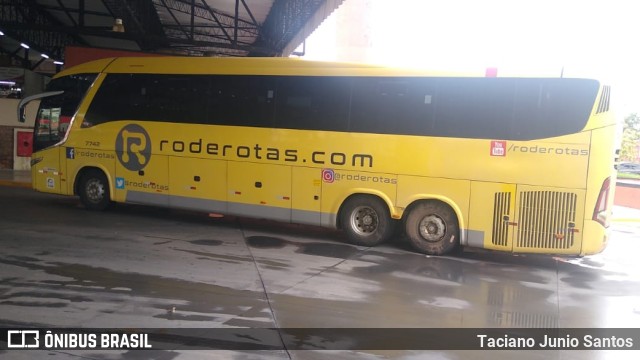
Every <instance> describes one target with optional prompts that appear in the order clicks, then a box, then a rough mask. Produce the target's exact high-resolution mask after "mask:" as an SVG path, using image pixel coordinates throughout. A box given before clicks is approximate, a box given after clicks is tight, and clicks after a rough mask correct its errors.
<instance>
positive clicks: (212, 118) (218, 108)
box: [207, 75, 275, 127]
mask: <svg viewBox="0 0 640 360" xmlns="http://www.w3.org/2000/svg"><path fill="white" fill-rule="evenodd" d="M274 89H275V81H274V79H273V77H271V76H227V75H219V76H212V77H211V92H210V94H211V95H210V96H211V98H210V99H208V100H207V101H208V102H209V103H210V106H209V115H208V123H210V124H219V125H234V126H255V127H270V126H272V125H273V112H274V96H275V91H274Z"/></svg>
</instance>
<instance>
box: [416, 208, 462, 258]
mask: <svg viewBox="0 0 640 360" xmlns="http://www.w3.org/2000/svg"><path fill="white" fill-rule="evenodd" d="M405 232H406V233H407V236H408V237H409V241H411V245H413V247H414V248H415V249H416V250H417V251H419V252H421V253H424V254H428V255H444V254H447V253H449V252H451V251H452V250H454V249H455V248H456V247H458V244H459V242H460V241H459V239H460V228H459V226H458V218H457V217H456V214H455V213H454V212H453V210H452V209H451V208H450V207H449V206H448V205H447V204H445V203H442V202H440V201H425V202H421V203H419V204H417V205H415V206H414V207H412V209H411V210H410V212H409V215H407V218H406V222H405Z"/></svg>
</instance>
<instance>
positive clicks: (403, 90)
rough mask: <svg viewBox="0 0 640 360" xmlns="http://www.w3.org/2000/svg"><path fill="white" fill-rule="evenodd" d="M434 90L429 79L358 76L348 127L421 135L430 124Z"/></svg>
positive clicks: (366, 130)
mask: <svg viewBox="0 0 640 360" xmlns="http://www.w3.org/2000/svg"><path fill="white" fill-rule="evenodd" d="M435 91H436V88H435V83H434V81H433V80H431V79H415V78H413V79H412V78H358V79H356V80H355V85H354V90H353V98H352V105H351V123H350V130H351V131H355V132H373V133H382V134H407V135H424V134H426V133H428V132H429V129H430V128H431V126H432V122H433V111H434V103H433V101H434V96H435Z"/></svg>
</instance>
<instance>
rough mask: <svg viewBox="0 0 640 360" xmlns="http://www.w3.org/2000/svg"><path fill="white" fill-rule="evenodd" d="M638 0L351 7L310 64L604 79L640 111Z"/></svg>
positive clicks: (490, 0)
mask: <svg viewBox="0 0 640 360" xmlns="http://www.w3.org/2000/svg"><path fill="white" fill-rule="evenodd" d="M639 35H640V2H639V1H637V0H345V3H344V4H343V5H342V6H341V7H340V8H338V9H337V10H336V11H335V12H334V13H333V14H332V15H331V16H330V17H329V18H328V19H327V20H325V21H324V22H323V24H322V25H320V27H319V28H318V29H317V30H316V31H315V32H314V33H313V34H312V35H311V36H310V37H309V38H308V39H307V42H306V48H305V50H306V55H305V56H304V58H305V59H311V60H327V61H333V60H337V61H358V62H368V63H376V64H383V65H390V66H400V67H412V68H422V69H429V70H445V71H454V72H472V73H478V74H484V71H485V69H486V68H488V67H493V68H497V69H498V75H499V76H560V74H563V76H565V77H589V78H597V79H600V80H602V81H603V82H605V83H607V84H610V85H612V87H613V89H614V91H615V92H614V96H615V97H614V99H615V103H614V104H615V106H616V107H617V110H618V111H617V112H618V115H619V116H626V115H627V114H628V113H630V112H638V113H640V90H639V88H638V87H639V86H640V56H639V55H640V41H639V39H638V37H639Z"/></svg>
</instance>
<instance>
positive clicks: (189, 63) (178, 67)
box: [56, 56, 483, 77]
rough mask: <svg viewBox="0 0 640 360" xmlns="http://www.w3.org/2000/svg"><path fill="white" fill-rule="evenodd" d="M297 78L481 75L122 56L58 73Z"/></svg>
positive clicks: (262, 60)
mask: <svg viewBox="0 0 640 360" xmlns="http://www.w3.org/2000/svg"><path fill="white" fill-rule="evenodd" d="M98 72H105V73H127V74H130V73H147V74H212V75H213V74H219V75H291V76H294V75H300V76H382V75H386V76H389V75H391V76H472V77H477V76H482V75H483V74H471V75H470V74H460V73H445V72H427V71H424V70H415V69H398V68H388V67H384V66H377V65H367V64H356V63H343V62H322V61H309V60H302V59H296V58H231V57H227V58H216V57H160V56H159V57H121V58H108V59H101V60H95V61H91V62H87V63H84V64H80V65H77V66H74V67H72V68H69V69H66V70H64V71H61V72H60V73H58V74H57V75H56V77H61V76H67V75H73V74H81V73H98Z"/></svg>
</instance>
